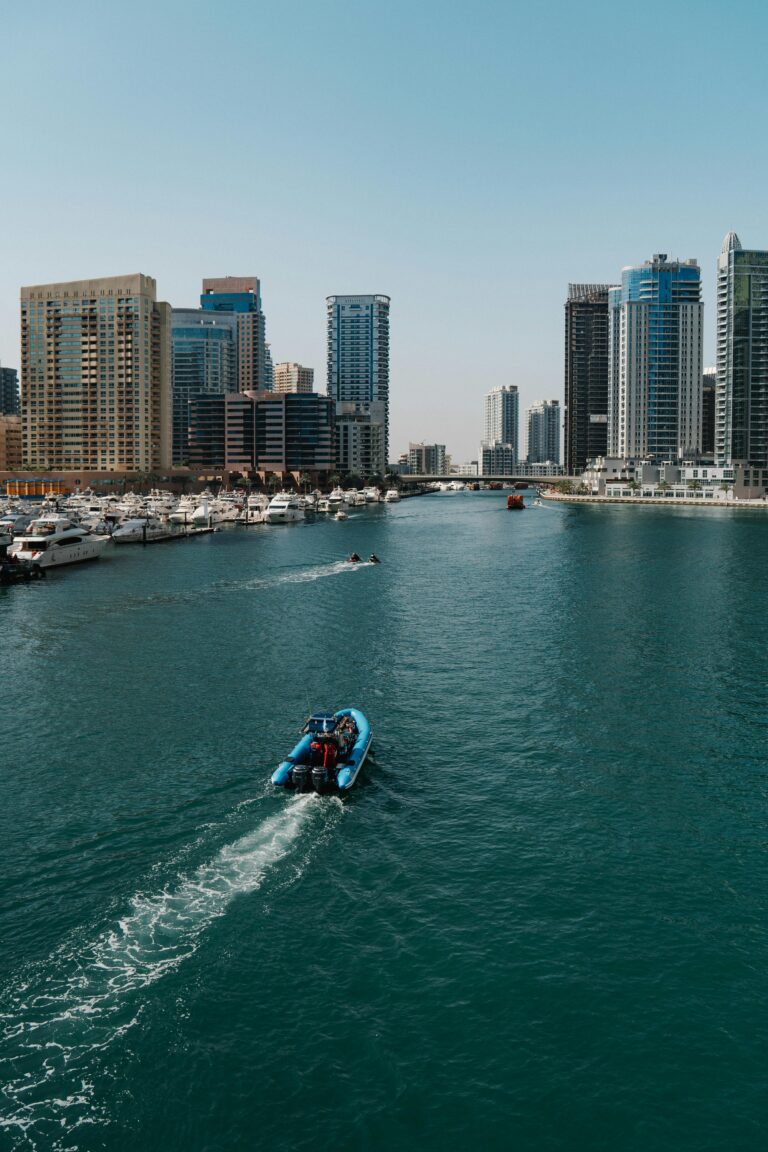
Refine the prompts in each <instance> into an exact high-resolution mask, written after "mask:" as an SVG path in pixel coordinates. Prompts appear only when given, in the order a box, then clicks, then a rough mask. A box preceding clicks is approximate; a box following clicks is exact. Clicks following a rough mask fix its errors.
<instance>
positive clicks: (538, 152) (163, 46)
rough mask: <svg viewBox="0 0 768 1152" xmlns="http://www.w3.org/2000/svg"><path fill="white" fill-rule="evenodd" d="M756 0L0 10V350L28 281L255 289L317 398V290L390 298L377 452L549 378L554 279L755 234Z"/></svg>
mask: <svg viewBox="0 0 768 1152" xmlns="http://www.w3.org/2000/svg"><path fill="white" fill-rule="evenodd" d="M767 42H768V8H767V7H766V6H765V5H764V4H761V3H757V2H752V0H750V2H743V0H742V2H739V0H736V2H732V3H730V4H728V5H726V4H725V3H722V2H720V3H710V2H707V0H704V2H698V3H697V2H694V0H690V2H685V3H684V2H681V0H665V2H659V0H649V2H646V3H644V4H642V5H641V4H617V3H615V2H611V3H607V2H603V0H594V2H590V0H585V2H584V3H581V4H576V3H573V2H572V0H568V2H565V0H556V2H551V3H549V4H546V3H539V4H538V5H534V4H532V3H524V4H523V3H516V2H513V0H511V2H508V3H488V2H485V0H474V2H473V3H469V2H466V0H460V2H451V0H439V2H437V0H417V2H414V0H410V2H403V0H394V2H388V3H381V2H378V3H374V2H370V0H358V2H356V3H351V2H349V0H345V2H343V3H339V2H337V0H326V2H320V0H316V2H310V0H281V2H279V3H270V4H265V3H262V2H260V0H219V2H218V3H214V0H206V2H201V0H191V2H190V0H186V2H184V3H180V2H178V0H154V2H153V3H148V2H146V0H132V3H130V4H118V3H112V2H111V0H102V2H100V3H93V2H90V0H69V2H68V3H67V4H61V3H60V2H59V0H56V2H53V0H41V2H38V3H36V4H34V5H29V6H25V5H21V4H11V3H10V2H6V3H4V4H3V5H2V11H1V12H0V43H2V66H1V67H0V127H1V128H2V132H1V133H0V160H1V163H0V173H1V174H2V177H1V179H0V239H1V241H2V243H1V245H0V360H2V362H3V363H5V364H9V365H13V366H16V365H18V358H19V353H18V290H19V286H20V285H21V284H33V283H38V282H45V281H53V280H70V279H79V278H81V277H87V276H103V275H116V274H119V273H124V272H134V271H136V272H138V271H141V272H145V273H147V274H148V275H151V276H154V277H155V278H156V279H157V282H158V293H159V296H160V298H161V299H164V300H169V301H170V302H171V303H172V304H174V305H177V306H182V305H186V306H189V305H194V304H195V302H196V300H197V296H198V293H199V286H200V281H201V279H202V277H203V276H218V275H251V274H256V275H258V276H260V277H261V281H262V292H263V299H264V308H265V312H266V316H267V337H268V339H269V340H270V342H271V344H272V350H273V355H274V358H275V360H299V361H301V362H303V363H305V364H309V365H311V366H313V367H314V368H315V372H316V386H318V385H319V386H320V387H321V388H324V387H325V296H326V295H328V294H330V293H343V292H386V293H388V294H389V295H390V296H391V297H392V323H391V328H392V385H391V396H392V451H393V453H396V452H398V451H400V450H402V449H403V448H404V447H405V446H406V445H407V441H408V440H409V439H414V440H416V439H426V440H437V441H444V442H445V443H446V445H447V447H448V450H449V451H450V452H452V453H453V456H454V459H455V460H463V459H468V458H470V456H472V457H473V456H475V454H476V449H477V443H478V441H479V439H480V435H481V424H482V421H481V417H482V396H483V394H484V393H485V392H486V391H487V390H488V389H489V388H490V387H493V386H496V385H498V384H509V383H514V384H517V385H518V387H519V388H520V392H521V400H522V405H523V406H524V405H527V404H528V403H531V402H533V401H536V400H539V399H542V398H545V397H560V398H562V392H563V301H564V299H565V294H566V290H567V284H568V282H569V281H571V280H574V281H615V280H616V279H617V278H618V275H619V271H620V269H621V267H622V266H623V265H625V264H630V263H636V262H640V261H642V260H644V259H646V258H648V257H649V256H651V255H652V254H653V253H654V252H658V251H662V252H667V253H669V254H670V255H671V256H680V257H683V258H685V257H691V256H693V257H696V258H697V259H698V260H699V261H700V263H701V264H702V267H703V274H704V275H703V279H704V297H705V301H706V305H707V318H706V329H707V336H706V339H705V360H707V361H711V360H712V356H713V346H714V295H713V285H714V262H715V259H716V257H717V253H718V251H719V248H720V244H721V241H722V237H723V235H724V233H725V232H726V231H728V230H729V229H731V228H733V229H735V230H736V231H737V232H738V233H739V235H740V237H741V239H742V242H743V243H744V245H745V246H752V247H757V248H760V247H763V248H768V217H767V215H766V203H767V202H768V158H767V152H766V146H765V138H766V135H765V131H766V130H765V125H766V104H767V101H766V94H767V88H768V69H766V65H765V46H766V43H767Z"/></svg>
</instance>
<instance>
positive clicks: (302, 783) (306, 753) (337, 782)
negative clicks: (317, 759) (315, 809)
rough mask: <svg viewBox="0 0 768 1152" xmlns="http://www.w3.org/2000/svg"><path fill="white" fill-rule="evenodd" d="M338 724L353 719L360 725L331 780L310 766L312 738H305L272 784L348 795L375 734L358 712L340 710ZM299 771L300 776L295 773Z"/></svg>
mask: <svg viewBox="0 0 768 1152" xmlns="http://www.w3.org/2000/svg"><path fill="white" fill-rule="evenodd" d="M334 716H335V718H336V719H337V720H341V719H342V718H343V717H344V716H351V717H352V719H353V720H354V722H355V724H356V725H357V738H356V740H355V743H354V744H353V745H352V748H351V749H350V751H349V754H348V755H347V757H346V759H345V760H343V761H341V762H340V763H339V764H337V765H336V769H335V772H334V773H332V774H331V777H332V778H330V779H329V778H328V776H327V775H326V774H325V772H324V770H323V776H322V778H321V777H320V775H319V774H318V773H317V772H316V770H314V771H313V768H312V767H311V765H310V744H311V743H312V735H311V734H310V733H307V734H306V735H305V736H302V738H301V740H299V742H298V744H296V745H295V747H294V748H293V749H292V750H291V752H290V753H289V755H288V756H287V757H286V758H285V760H283V761H282V763H280V764H279V765H278V766H277V768H276V769H275V771H274V772H273V773H272V783H273V784H276V785H277V786H278V787H281V788H291V789H295V790H297V791H306V792H329V793H336V794H337V795H338V794H343V793H345V792H348V791H349V790H350V788H352V786H353V785H354V783H355V781H356V780H357V777H358V776H359V775H360V769H361V768H362V766H363V764H364V763H365V760H366V757H367V756H368V753H369V751H370V748H371V741H372V739H373V732H372V730H371V726H370V724H369V723H368V720H367V718H366V717H365V716H364V715H363V713H362V712H361V711H360V710H359V709H358V708H341V709H339V711H338V712H336V713H334ZM294 769H298V770H299V771H298V773H295V772H294Z"/></svg>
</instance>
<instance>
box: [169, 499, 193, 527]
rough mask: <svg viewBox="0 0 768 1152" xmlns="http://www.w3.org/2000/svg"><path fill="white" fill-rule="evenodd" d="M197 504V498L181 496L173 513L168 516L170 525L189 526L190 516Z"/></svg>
mask: <svg viewBox="0 0 768 1152" xmlns="http://www.w3.org/2000/svg"><path fill="white" fill-rule="evenodd" d="M199 503H200V497H199V496H192V495H190V494H187V495H185V496H182V497H181V499H180V500H179V502H178V504H177V505H176V507H175V508H174V510H173V512H171V513H170V514H169V516H168V519H169V520H170V522H171V524H191V523H192V516H193V514H194V512H195V509H196V508H197V506H198V504H199Z"/></svg>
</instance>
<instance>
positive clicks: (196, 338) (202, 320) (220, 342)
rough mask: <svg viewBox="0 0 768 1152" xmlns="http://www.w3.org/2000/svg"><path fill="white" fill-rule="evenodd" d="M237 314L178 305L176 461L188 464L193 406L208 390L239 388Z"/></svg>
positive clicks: (173, 323)
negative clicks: (193, 401) (190, 406)
mask: <svg viewBox="0 0 768 1152" xmlns="http://www.w3.org/2000/svg"><path fill="white" fill-rule="evenodd" d="M237 334H238V328H237V316H236V315H234V314H233V313H227V312H211V311H204V310H203V309H198V308H174V309H173V313H172V315H171V336H172V341H173V463H174V464H186V463H187V460H188V442H189V415H190V412H189V405H190V401H191V400H192V399H194V398H195V397H197V396H202V395H204V394H206V393H211V392H213V393H226V392H237V391H238V376H237Z"/></svg>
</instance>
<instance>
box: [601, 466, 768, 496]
mask: <svg viewBox="0 0 768 1152" xmlns="http://www.w3.org/2000/svg"><path fill="white" fill-rule="evenodd" d="M750 480H751V477H750V478H747V477H745V471H744V468H743V467H741V466H740V465H720V464H713V463H712V462H711V461H707V460H683V461H666V462H664V463H660V464H659V463H656V462H655V461H652V460H634V459H621V458H618V457H609V456H599V457H597V458H596V459H595V460H590V461H589V462H588V465H587V468H586V471H585V472H584V474H583V477H582V483H583V485H584V487H585V488H586V489H587V490H588V492H589V493H590V494H591V495H593V496H612V497H617V496H618V497H638V498H640V497H645V498H646V499H649V498H650V499H654V500H660V499H663V500H675V499H684V498H685V499H689V500H690V499H697V500H698V499H701V500H734V499H737V500H746V499H750V498H752V499H754V498H755V497H760V496H762V495H763V490H762V489H759V488H757V487H756V486H754V485H752V484H751V483H750V482H749V481H750Z"/></svg>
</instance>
